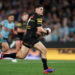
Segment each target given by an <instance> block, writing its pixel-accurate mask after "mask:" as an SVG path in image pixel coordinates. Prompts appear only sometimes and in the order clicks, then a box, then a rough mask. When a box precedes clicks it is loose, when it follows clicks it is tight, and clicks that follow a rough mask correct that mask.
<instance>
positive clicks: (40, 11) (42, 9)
mask: <svg viewBox="0 0 75 75" xmlns="http://www.w3.org/2000/svg"><path fill="white" fill-rule="evenodd" d="M43 12H44V8H43V7H39V8H37V9H36V13H37V14H39V15H43Z"/></svg>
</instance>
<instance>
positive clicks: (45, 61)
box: [42, 59, 48, 70]
mask: <svg viewBox="0 0 75 75" xmlns="http://www.w3.org/2000/svg"><path fill="white" fill-rule="evenodd" d="M42 62H43V67H44V70H45V69H48V66H47V59H42Z"/></svg>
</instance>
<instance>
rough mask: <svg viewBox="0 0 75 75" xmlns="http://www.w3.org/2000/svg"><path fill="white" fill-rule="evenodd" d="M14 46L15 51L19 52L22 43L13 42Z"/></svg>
mask: <svg viewBox="0 0 75 75" xmlns="http://www.w3.org/2000/svg"><path fill="white" fill-rule="evenodd" d="M15 46H16V51H19V50H20V48H21V46H22V42H21V41H20V40H17V41H16V42H15Z"/></svg>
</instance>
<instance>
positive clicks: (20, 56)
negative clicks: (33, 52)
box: [16, 54, 24, 59]
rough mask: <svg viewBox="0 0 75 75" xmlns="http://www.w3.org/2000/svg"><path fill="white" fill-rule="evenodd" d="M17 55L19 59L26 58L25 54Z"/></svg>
mask: <svg viewBox="0 0 75 75" xmlns="http://www.w3.org/2000/svg"><path fill="white" fill-rule="evenodd" d="M16 57H17V58H19V59H24V56H23V55H18V54H17V55H16Z"/></svg>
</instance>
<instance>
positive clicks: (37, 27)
mask: <svg viewBox="0 0 75 75" xmlns="http://www.w3.org/2000/svg"><path fill="white" fill-rule="evenodd" d="M43 12H44V8H43V6H42V5H37V6H36V7H35V13H34V14H33V15H31V16H30V18H29V20H28V23H27V27H26V28H27V32H26V35H25V36H24V39H23V45H22V47H21V50H19V51H18V53H17V54H15V53H13V54H9V55H8V54H7V55H4V56H3V57H12V58H15V57H17V58H21V59H23V58H25V57H26V56H27V54H28V52H29V49H30V48H32V47H35V48H36V49H37V50H39V51H40V52H41V60H42V63H43V67H44V73H45V74H47V73H51V72H54V71H55V69H50V68H49V67H48V66H47V56H46V54H47V49H46V47H45V46H44V45H43V44H42V42H40V41H39V38H40V36H41V35H42V33H45V34H49V33H50V32H49V30H45V29H43V27H42V16H43Z"/></svg>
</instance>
